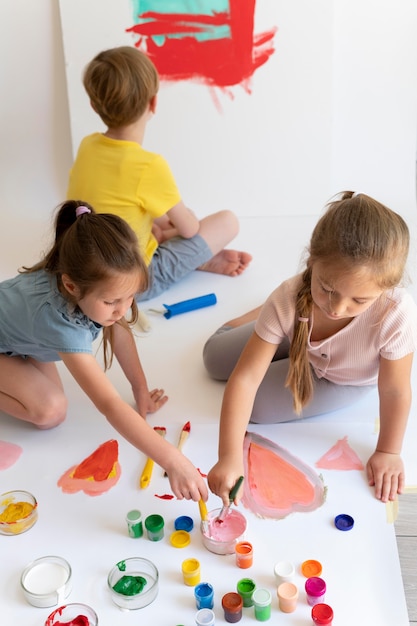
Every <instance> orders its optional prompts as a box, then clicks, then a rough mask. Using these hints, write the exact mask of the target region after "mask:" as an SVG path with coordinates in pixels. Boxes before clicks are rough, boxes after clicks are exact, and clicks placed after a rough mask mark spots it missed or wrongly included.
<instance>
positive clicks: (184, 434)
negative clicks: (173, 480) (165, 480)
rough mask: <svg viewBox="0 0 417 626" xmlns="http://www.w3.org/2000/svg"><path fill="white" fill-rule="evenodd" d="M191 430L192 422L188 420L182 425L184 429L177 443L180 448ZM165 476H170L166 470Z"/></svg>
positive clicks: (179, 448)
mask: <svg viewBox="0 0 417 626" xmlns="http://www.w3.org/2000/svg"><path fill="white" fill-rule="evenodd" d="M190 430H191V424H190V422H187V423H186V424H184V426H183V427H182V431H181V434H180V438H179V440H178V445H177V448H178V450H182V447H183V445H184V443H185V442H186V441H187V439H188V437H189V435H190ZM164 476H168V474H167V473H166V472H164Z"/></svg>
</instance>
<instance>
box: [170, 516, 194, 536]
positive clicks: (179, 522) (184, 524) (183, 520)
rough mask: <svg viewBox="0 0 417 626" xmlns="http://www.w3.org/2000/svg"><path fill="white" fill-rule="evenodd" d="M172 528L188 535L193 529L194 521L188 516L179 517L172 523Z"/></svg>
mask: <svg viewBox="0 0 417 626" xmlns="http://www.w3.org/2000/svg"><path fill="white" fill-rule="evenodd" d="M174 528H175V530H185V531H186V532H187V533H190V532H191V531H192V529H193V528H194V521H193V519H192V517H188V515H180V517H177V518H176V520H175V522H174Z"/></svg>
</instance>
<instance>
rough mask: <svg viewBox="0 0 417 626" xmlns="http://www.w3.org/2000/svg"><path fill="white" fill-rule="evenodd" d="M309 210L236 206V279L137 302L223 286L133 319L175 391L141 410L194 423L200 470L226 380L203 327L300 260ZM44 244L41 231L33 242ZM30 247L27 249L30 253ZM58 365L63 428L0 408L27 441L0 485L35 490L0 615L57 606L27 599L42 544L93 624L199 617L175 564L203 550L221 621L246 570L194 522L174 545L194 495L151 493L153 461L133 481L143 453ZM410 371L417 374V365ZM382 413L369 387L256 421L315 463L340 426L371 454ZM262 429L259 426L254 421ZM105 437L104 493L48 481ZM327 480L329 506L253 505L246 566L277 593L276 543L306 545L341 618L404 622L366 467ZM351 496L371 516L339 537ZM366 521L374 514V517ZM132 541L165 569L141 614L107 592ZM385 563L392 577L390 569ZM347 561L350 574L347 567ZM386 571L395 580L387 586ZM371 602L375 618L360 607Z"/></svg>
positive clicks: (191, 449)
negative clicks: (23, 419)
mask: <svg viewBox="0 0 417 626" xmlns="http://www.w3.org/2000/svg"><path fill="white" fill-rule="evenodd" d="M316 218H317V216H309V217H304V218H300V217H296V218H291V217H287V218H280V219H274V218H261V219H259V220H255V219H254V218H246V219H243V220H242V227H241V233H240V234H239V237H238V239H237V241H236V242H234V243H235V247H240V248H242V249H246V250H248V251H250V252H251V253H252V254H253V255H254V261H253V263H252V265H251V267H250V268H249V269H248V270H247V272H246V273H245V274H244V275H242V276H241V277H239V278H234V279H231V278H226V277H223V276H215V275H212V274H207V273H203V272H196V273H194V274H193V275H192V276H190V277H189V278H187V279H185V280H184V281H183V282H182V283H181V284H179V285H177V286H175V287H173V288H172V289H171V290H170V291H169V292H167V293H166V294H165V295H164V296H163V297H160V298H158V299H155V301H152V302H150V303H146V304H145V305H144V309H145V310H146V309H147V308H150V307H158V306H160V305H161V304H162V303H168V304H171V303H175V302H178V301H181V300H184V299H188V298H192V297H195V296H199V295H203V294H206V293H210V292H214V293H215V294H216V296H217V300H218V302H217V304H216V305H215V306H213V307H210V308H207V309H202V310H200V311H195V312H192V313H188V314H185V315H181V316H178V317H175V318H172V319H170V320H166V319H165V318H164V317H162V316H160V317H159V316H149V320H150V321H151V323H152V329H151V331H150V332H149V333H148V334H143V335H141V334H140V333H138V347H139V351H140V354H141V358H142V362H143V365H144V368H145V371H146V372H147V376H148V381H149V386H150V387H163V388H164V389H165V390H166V392H167V394H168V395H169V398H170V399H169V402H168V403H167V405H166V406H165V407H164V408H163V409H162V410H161V411H160V412H159V413H157V414H155V415H152V416H150V417H149V422H150V424H151V425H154V426H155V425H163V426H166V427H167V438H168V439H169V440H170V441H172V442H173V443H176V440H177V437H178V434H179V431H180V429H181V427H182V425H183V424H184V423H185V422H186V421H188V420H190V422H191V425H192V432H191V435H190V439H189V440H188V442H187V444H186V447H185V449H184V451H185V453H186V454H188V455H189V456H190V458H192V460H193V461H194V462H195V464H196V465H197V466H198V467H201V468H202V469H203V470H206V471H207V470H208V469H209V467H210V464H211V463H212V462H213V461H214V460H215V456H216V448H217V428H216V424H217V421H218V415H219V409H220V404H221V398H222V392H223V388H224V386H223V384H221V383H216V382H214V381H212V380H210V379H208V377H207V376H206V373H205V371H204V368H203V364H202V359H201V352H202V348H203V345H204V341H205V340H206V338H207V337H208V336H209V335H210V334H211V333H212V332H213V331H214V330H215V329H216V328H217V327H218V326H219V325H221V324H222V323H223V322H224V321H225V320H227V319H229V318H231V317H234V316H236V315H238V314H239V313H241V312H243V311H244V310H246V309H249V308H251V307H254V306H257V305H258V304H259V303H260V302H262V301H263V299H264V298H265V297H266V296H267V295H268V294H269V292H270V291H271V290H272V289H273V288H274V287H275V286H276V285H277V284H278V283H279V282H280V281H281V280H283V279H285V278H286V277H288V276H290V275H292V274H294V273H295V272H297V271H298V269H299V267H300V258H301V255H302V252H303V249H304V247H305V245H306V244H307V243H308V238H309V235H310V232H311V229H312V227H313V226H314V224H315V222H316ZM34 224H35V228H34V230H33V231H32V233H33V232H34V233H35V235H36V233H39V232H40V229H41V226H42V227H44V226H45V222H44V223H43V224H41V223H40V220H38V221H37V220H36V219H34ZM18 231H19V225H13V224H11V229H10V232H9V233H8V234H7V235H6V233H4V232H3V233H2V234H1V239H2V244H3V259H4V263H3V264H2V265H3V266H2V268H1V278H6V277H8V276H11V275H13V274H14V272H15V269H16V267H17V266H18V265H19V264H25V263H31V262H34V261H35V260H36V256H35V254H37V252H38V251H39V240H37V239H36V237H35V238H34V240H33V241H36V243H35V244H33V241H32V242H31V241H30V237H29V236H28V235H27V234H25V235H23V238H22V239H21V240H20V241H21V245H20V246H19V245H16V244H15V242H16V241H19V239H18V238H14V235H16V234H17V233H18ZM31 243H32V245H31ZM26 244H27V245H26ZM46 246H47V240H46V238H45V239H44V242H43V243H42V246H41V247H46ZM28 251H29V252H30V254H29V257H30V258H27V252H28ZM410 289H411V290H413V289H414V287H413V286H411V287H410ZM62 375H63V379H64V382H65V385H66V388H67V390H68V395H69V398H70V410H69V416H68V419H67V422H66V423H65V424H63V425H62V426H61V427H59V428H58V429H55V430H53V431H49V432H38V431H36V430H35V429H33V428H32V427H30V426H29V425H27V424H23V423H19V422H17V421H15V420H12V419H11V418H9V417H7V416H3V415H1V416H0V439H3V440H6V441H11V442H13V443H16V444H18V445H20V446H21V447H22V448H23V454H22V456H21V458H20V460H19V461H18V463H16V464H15V465H14V466H13V467H11V468H9V469H8V470H6V471H3V472H0V492H3V491H7V490H10V489H18V488H21V489H28V490H29V491H32V492H33V493H35V495H37V497H38V500H39V521H38V523H37V524H36V526H34V527H33V529H31V530H30V531H29V532H28V533H26V534H23V535H20V536H16V537H1V536H0V554H1V555H2V563H4V564H6V563H7V567H2V568H0V618H1V619H0V622H1V623H5V624H8V623H11V620H12V619H13V621H14V622H16V623H17V622H18V623H21V624H25V625H27V626H36V625H40V624H43V622H44V620H45V619H46V617H47V615H48V614H49V612H50V611H51V610H52V609H50V610H48V609H37V608H33V607H32V606H30V605H28V604H27V603H26V602H25V600H24V599H23V598H22V595H21V592H20V589H19V576H20V573H21V571H22V569H23V567H24V566H25V565H26V564H27V563H28V562H29V561H31V560H32V559H34V558H37V557H39V556H44V555H45V554H59V555H61V556H64V557H65V558H67V559H68V560H69V561H70V563H71V564H72V566H73V578H74V589H73V592H72V594H71V596H70V598H69V599H68V600H69V601H71V602H77V601H80V602H85V603H87V604H90V605H91V606H93V608H95V610H96V611H97V613H98V614H99V620H100V622H99V623H100V626H114V625H115V624H117V625H119V624H120V625H122V624H126V626H129V625H131V624H134V623H138V621H137V620H140V619H141V618H143V619H145V622H143V623H147V624H153V625H155V626H169V624H180V623H182V624H186V625H189V626H191V624H193V623H194V614H195V606H194V602H193V596H192V590H190V589H188V588H186V587H185V586H184V585H183V584H182V580H181V573H180V572H181V570H180V564H181V561H182V559H183V558H187V557H188V556H197V558H199V560H200V561H201V563H202V570H203V573H202V575H203V579H204V577H209V578H210V580H211V581H212V582H213V581H214V585H215V598H216V600H215V612H216V620H217V623H223V612H222V609H221V603H220V600H221V595H222V593H223V592H226V591H233V590H234V589H235V585H236V581H237V580H238V579H239V578H241V577H243V576H246V575H247V572H245V571H239V570H237V568H236V567H235V566H234V564H233V563H232V562H231V560H230V559H229V558H228V557H218V556H216V555H212V554H211V553H208V552H207V551H206V550H204V548H202V546H201V543H200V537H199V535H198V530H197V529H195V530H194V531H193V532H194V534H193V536H192V543H191V546H190V547H189V548H187V549H185V550H184V551H181V550H175V549H174V548H172V547H171V546H170V545H169V539H168V537H169V532H170V529H171V526H172V521H173V519H174V518H175V517H176V516H177V515H180V514H188V515H191V516H192V517H193V518H194V520H195V523H196V525H197V524H198V510H196V505H195V504H194V503H185V502H182V503H181V502H166V501H161V500H159V499H157V498H155V497H154V494H155V493H159V494H160V493H161V492H162V493H164V492H167V491H168V492H169V486H168V483H167V480H166V479H164V478H163V477H162V474H161V471H160V468H155V470H154V476H153V479H152V484H151V487H150V488H149V490H147V491H146V492H144V491H140V490H138V489H137V480H138V477H139V475H140V472H141V469H142V467H143V463H144V458H143V455H142V454H141V453H140V452H137V453H136V451H135V450H133V449H132V448H131V446H129V445H128V444H126V443H125V442H123V441H122V440H121V438H120V437H119V436H118V434H117V433H115V432H114V431H113V430H112V429H111V428H110V426H109V425H108V424H107V423H106V422H105V420H104V418H102V417H101V416H100V415H99V414H98V413H97V411H96V410H95V409H94V407H92V406H91V403H90V402H89V401H88V399H86V398H85V396H84V395H83V394H82V392H80V390H79V389H78V388H77V387H76V386H75V384H74V383H73V382H72V380H71V379H70V378H69V376H68V374H67V373H66V372H65V371H63V372H62ZM109 376H110V377H111V379H112V380H113V381H114V383H115V384H116V385H117V387H118V389H119V390H120V393H121V394H122V395H123V397H124V398H125V399H126V400H127V401H129V402H130V401H131V394H130V390H129V387H128V385H127V383H126V382H125V381H124V380H123V379H122V377H121V375H120V371H119V369H118V367H117V365H115V366H114V368H113V369H112V370H111V372H110V373H109ZM413 378H414V384H415V383H416V382H417V381H416V380H415V372H414V374H413ZM416 413H417V412H416V410H415V408H413V412H412V417H411V420H410V433H414V434H415V428H416V423H417V416H416ZM376 417H377V401H376V398H374V399H373V400H372V402H371V401H370V402H368V403H366V404H363V405H361V406H359V407H358V409H357V411H355V414H354V415H352V414H351V412H350V411H340V412H338V414H337V415H336V414H334V415H327V416H326V418H324V419H322V418H320V419H317V420H315V421H313V420H309V421H306V422H305V426H304V425H303V424H297V425H287V426H283V427H282V428H281V427H279V428H278V427H276V430H275V427H272V428H270V429H266V430H265V431H264V432H265V434H266V435H267V436H268V437H271V438H272V439H273V438H277V440H279V442H281V443H282V445H285V446H286V445H288V446H290V447H291V446H293V447H294V449H295V452H296V453H298V452H299V453H300V454H301V453H303V454H304V452H305V453H306V454H307V456H308V454H309V453H308V450H307V451H306V450H305V445H306V444H305V442H306V441H307V442H309V441H314V442H315V443H314V446H316V448H314V454H313V453H312V452H310V454H311V455H312V456H311V458H308V459H307V460H308V461H309V462H311V463H312V464H313V463H314V460H315V458H318V455H316V454H315V453H316V450H317V449H319V448H318V447H317V446H319V445H320V446H322V447H323V452H324V451H325V450H326V449H327V448H328V447H330V445H332V444H333V443H334V442H335V440H336V439H337V438H340V437H342V436H344V435H345V434H349V436H350V437H352V441H354V442H355V443H356V446H357V448H356V449H357V450H358V451H359V453H360V455H361V456H362V457H363V460H365V461H366V455H367V453H368V449H369V450H370V449H371V446H372V442H373V440H374V437H375V433H374V421H375V418H376ZM259 432H263V431H262V429H260V431H259ZM362 436H363V441H362V440H361V437H362ZM111 438H116V439H118V441H119V450H120V453H119V461H120V464H121V466H122V477H121V479H120V482H119V483H118V484H117V485H116V486H115V487H114V488H113V489H112V490H110V491H109V492H108V493H107V494H104V495H102V496H99V497H97V498H92V497H89V496H86V495H85V494H83V493H78V494H75V495H64V494H62V492H61V491H60V490H59V488H58V487H57V485H56V483H57V480H58V478H59V477H60V475H61V474H62V473H63V472H64V471H65V470H67V469H68V468H69V467H70V466H72V465H74V464H77V463H79V462H80V461H82V460H83V459H84V458H85V457H86V456H88V455H89V454H90V453H91V452H92V451H93V450H94V449H95V448H96V447H97V446H98V445H100V444H101V443H103V442H104V441H106V440H108V439H111ZM412 438H414V437H413V436H411V435H410V436H409V437H408V441H407V444H406V448H405V458H406V462H407V470H408V472H409V474H408V484H417V471H416V466H415V459H414V456H415V455H414V452H413V450H412V449H411V444H410V440H411V439H412ZM321 439H322V441H321ZM414 440H415V438H414ZM325 481H326V483H327V484H328V485H329V497H328V501H327V502H326V506H323V507H322V508H321V509H320V511H319V512H314V513H311V514H304V515H301V514H293V515H292V516H290V517H289V518H287V519H286V520H283V521H282V522H274V521H272V522H271V521H268V520H259V519H257V518H254V516H253V515H252V514H250V513H249V512H248V514H247V515H248V523H249V528H251V529H252V533H253V535H252V536H249V537H248V538H253V540H254V542H255V544H256V547H257V551H256V552H255V565H254V568H253V569H251V570H249V575H250V576H251V577H253V578H255V579H256V582H257V584H258V586H266V587H269V588H270V589H271V591H272V592H273V594H275V590H274V584H273V579H272V576H271V568H272V564H273V562H274V560H277V559H279V558H281V557H282V555H283V554H285V555H287V556H288V558H291V556H292V557H293V558H294V560H295V562H297V563H298V562H299V561H300V560H303V557H305V558H318V559H319V560H322V561H324V562H325V564H326V566H327V568H325V570H324V572H325V573H326V575H327V577H328V583H329V582H330V583H331V586H333V595H332V594H331V593H330V594H329V597H328V601H329V604H330V603H332V604H334V608H335V610H336V607H337V610H336V615H337V620H336V619H335V622H334V623H335V625H336V624H337V625H338V626H348V625H349V626H350V624H352V623H357V624H358V626H365V624H368V623H374V624H378V626H388V625H390V626H391V624H393V623H395V624H396V626H405V625H408V618H407V613H406V607H405V599H404V594H403V591H402V584H401V574H400V569H399V563H398V557H397V551H396V543H395V535H394V529H393V527H392V525H390V524H387V523H386V511H385V507H384V505H381V504H380V503H377V502H376V501H374V500H373V499H372V497H371V494H370V492H369V489H368V487H367V486H366V483H365V480H364V477H363V475H362V474H361V473H360V472H359V473H358V472H354V473H344V474H343V475H340V474H339V475H338V476H336V477H335V476H334V475H330V474H328V475H327V476H325ZM333 487H334V488H333ZM345 505H346V506H348V505H349V506H350V507H351V510H352V509H355V511H357V516H358V519H361V511H364V512H366V513H368V512H369V516H367V517H368V519H364V520H363V525H362V527H361V525H360V524H358V529H357V531H356V534H354V533H352V534H351V535H349V536H348V537H346V535H347V534H345V537H344V539H345V540H346V541H345V542H344V543H343V544H341V543H340V542H341V541H342V539H341V537H340V535H341V533H339V534H337V535H336V534H334V533H333V529H332V528H331V525H330V521H329V520H330V519H331V515H332V513H333V512H341V510H340V509H341V508H343V507H344V506H345ZM216 506H218V500H217V498H215V497H214V496H213V495H211V497H210V501H209V508H215V507H216ZM131 508H139V509H141V510H142V511H143V513H144V514H145V513H146V514H148V513H151V512H161V514H163V515H164V517H165V519H166V525H167V534H166V539H165V540H164V541H163V542H161V545H154V544H151V542H149V541H147V540H146V539H140V540H132V539H130V538H129V537H127V533H126V528H125V522H124V516H125V514H126V512H127V511H128V510H129V509H131ZM309 516H310V517H309ZM373 524H376V527H374V528H373ZM263 540H265V541H263ZM347 542H349V543H347ZM150 544H151V545H150ZM139 554H141V555H143V556H147V557H148V558H150V559H151V560H154V561H155V563H157V565H158V568H159V570H160V594H159V596H158V598H157V600H156V601H155V602H154V603H153V604H152V605H151V606H149V607H147V608H146V609H143V611H142V612H140V614H137V613H135V614H127V613H120V612H119V611H118V610H117V609H115V608H114V607H113V606H112V605H111V602H110V600H109V598H108V595H107V593H106V591H107V590H106V588H105V586H106V576H107V573H108V570H109V569H110V568H111V566H112V565H113V564H114V563H115V562H116V561H119V560H121V559H123V558H127V557H128V556H133V555H139ZM352 555H353V560H352ZM256 556H258V559H257V560H256ZM387 568H388V569H389V576H388V577H387V576H386V571H385V570H386V569H387ZM359 572H360V574H359ZM350 575H352V581H349V580H348V581H346V578H347V577H349V576H350ZM361 577H363V578H361ZM353 578H356V581H361V592H360V593H361V598H360V605H361V606H362V607H363V608H362V611H363V618H364V619H363V621H358V620H357V619H356V618H355V620H356V621H352V620H353V617H352V616H353V615H354V614H355V612H354V611H353V612H352V613H351V609H352V610H353V608H354V605H355V602H356V601H357V600H358V598H357V597H351V596H350V595H349V594H350V593H351V592H352V590H356V589H357V587H356V586H355V584H354V581H353ZM297 580H298V583H299V584H300V589H301V584H302V583H303V581H302V579H301V577H298V579H297ZM387 581H388V582H389V585H388V586H387V587H386V586H385V585H386V584H387ZM352 585H353V586H352ZM343 590H345V592H346V595H344V592H343ZM390 593H391V596H390V595H389V594H390ZM300 596H301V593H300ZM332 600H334V602H332ZM273 611H274V613H273V615H274V617H273V619H272V620H271V622H272V621H274V622H275V621H276V620H278V621H280V623H281V622H282V623H283V624H284V623H286V624H291V625H295V626H303V625H304V624H306V625H307V624H308V623H310V621H309V609H308V606H307V605H306V603H305V600H304V599H302V600H300V603H299V608H298V609H297V611H296V613H294V614H291V615H284V614H281V613H279V611H278V609H277V603H276V596H274V595H273ZM370 615H371V616H372V620H371V621H369V620H368V618H369V616H370ZM377 616H379V617H377ZM254 619H255V618H254V617H253V613H251V612H249V611H248V610H246V612H245V614H244V617H243V619H242V623H247V624H249V623H253V621H254ZM375 620H376V621H375Z"/></svg>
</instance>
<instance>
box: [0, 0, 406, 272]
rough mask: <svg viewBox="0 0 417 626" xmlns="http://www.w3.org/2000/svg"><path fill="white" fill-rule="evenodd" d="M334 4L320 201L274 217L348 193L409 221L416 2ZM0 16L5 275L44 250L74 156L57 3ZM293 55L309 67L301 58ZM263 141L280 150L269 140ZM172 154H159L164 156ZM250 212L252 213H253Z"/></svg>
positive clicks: (10, 9) (312, 208) (5, 7)
mask: <svg viewBox="0 0 417 626" xmlns="http://www.w3.org/2000/svg"><path fill="white" fill-rule="evenodd" d="M264 1H266V0H264ZM267 1H269V2H275V0H267ZM294 1H296V0H288V2H291V3H294ZM84 2H85V3H86V4H88V2H89V0H84ZM283 6H285V2H283ZM334 6H335V13H334V26H333V37H334V58H333V64H334V65H333V79H332V83H333V84H332V120H331V122H332V125H333V126H332V136H333V141H332V168H331V176H330V179H329V189H328V193H326V194H325V195H326V197H323V198H322V199H320V206H317V203H316V201H315V202H314V203H311V205H310V203H306V205H305V206H303V207H301V208H300V207H292V206H291V203H290V202H289V203H288V205H287V206H285V207H273V209H272V210H275V208H276V210H277V212H278V211H281V212H284V213H285V212H288V213H292V212H294V211H295V212H297V211H301V212H304V213H318V212H319V211H320V210H321V206H322V203H324V202H325V201H326V200H327V199H328V197H329V196H330V195H331V194H332V193H334V192H336V191H338V190H339V189H343V188H347V187H354V188H359V189H360V190H362V191H365V192H372V193H374V195H376V196H377V197H379V198H380V199H382V200H384V201H386V202H387V203H389V204H390V205H391V206H392V207H393V208H396V209H397V210H398V211H400V212H403V213H410V215H411V216H413V215H414V213H413V212H414V208H415V155H416V136H417V129H416V125H417V123H416V120H417V3H416V2H415V0H400V1H398V2H395V3H393V2H392V0H337V1H336V2H335V3H334ZM1 9H2V16H1V20H0V64H1V67H0V81H1V83H0V89H1V98H0V112H1V116H0V129H1V130H0V132H1V135H0V165H1V171H2V176H1V191H0V193H1V201H2V205H1V223H2V228H1V229H0V245H1V244H2V242H4V241H6V240H10V237H14V238H15V239H16V248H15V251H16V255H15V256H12V257H9V256H8V257H7V258H6V259H2V270H3V271H8V268H9V266H10V272H12V271H14V269H15V267H16V266H17V265H18V264H19V263H22V262H26V263H27V262H30V261H31V259H27V258H22V250H23V251H25V250H27V249H29V250H32V249H33V248H34V245H33V240H36V241H38V242H39V249H41V248H42V246H43V244H44V239H42V233H43V232H44V230H45V227H46V226H47V225H48V223H49V216H50V213H51V210H52V209H53V208H54V207H55V206H56V204H58V203H59V202H60V201H61V200H62V199H63V198H64V193H65V188H66V179H67V172H68V169H69V167H70V164H71V159H72V153H71V136H70V126H69V110H68V104H67V94H66V81H65V66H64V57H63V49H62V43H61V27H60V19H59V5H58V0H36V2H23V0H2V3H1ZM314 18H315V19H317V20H318V21H319V20H320V13H319V12H318V13H317V15H314V12H311V13H310V14H309V15H308V24H309V26H310V27H311V29H314V28H315V23H314V22H313V19H314ZM300 20H301V21H302V20H303V14H300ZM81 23H82V15H80V24H81ZM279 36H280V35H278V39H277V42H279ZM281 36H282V37H283V36H284V35H283V34H282V35H281ZM300 54H304V56H305V58H306V59H308V55H309V50H304V51H303V50H301V51H300ZM265 67H266V66H265ZM300 97H302V90H300ZM248 98H250V96H248ZM185 114H188V111H185V113H184V115H185ZM289 123H291V124H294V119H292V120H290V121H289ZM267 130H268V129H265V132H267ZM270 141H271V145H272V146H273V147H274V149H276V150H279V148H280V146H279V145H277V146H275V144H274V137H270ZM254 148H255V149H256V145H255V146H254ZM171 149H172V147H170V146H167V152H169V151H170V150H171ZM193 158H194V157H193ZM301 162H302V159H301ZM261 165H262V164H261ZM261 165H260V167H261ZM304 165H305V167H306V168H307V167H308V163H307V164H304ZM284 167H285V159H282V168H284ZM205 173H206V172H205ZM280 175H282V172H280ZM284 175H285V173H284ZM304 180H308V172H307V171H302V170H301V171H300V172H299V181H298V184H299V185H300V186H302V185H303V184H304ZM209 184H211V181H207V185H209ZM235 208H236V209H237V212H239V207H235ZM258 209H259V208H258V207H254V215H255V214H258ZM197 210H198V207H197ZM29 242H30V245H29Z"/></svg>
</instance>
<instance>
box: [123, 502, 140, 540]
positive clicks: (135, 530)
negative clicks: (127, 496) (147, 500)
mask: <svg viewBox="0 0 417 626" xmlns="http://www.w3.org/2000/svg"><path fill="white" fill-rule="evenodd" d="M126 522H127V531H128V533H129V537H132V538H133V539H138V538H139V537H142V535H143V524H142V513H141V512H140V511H138V510H137V509H133V510H132V511H129V513H128V514H127V515H126Z"/></svg>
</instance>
